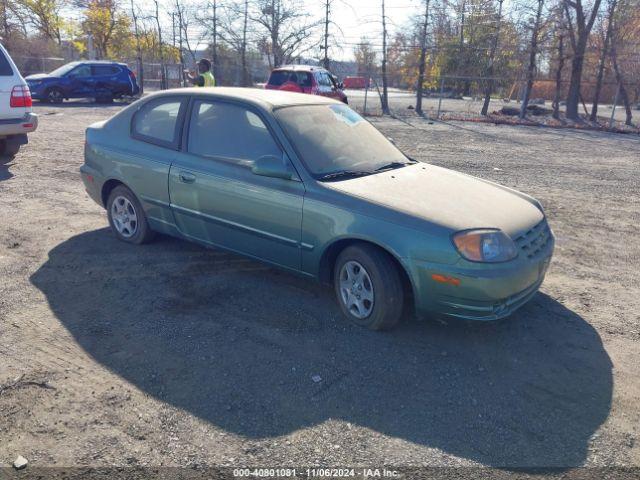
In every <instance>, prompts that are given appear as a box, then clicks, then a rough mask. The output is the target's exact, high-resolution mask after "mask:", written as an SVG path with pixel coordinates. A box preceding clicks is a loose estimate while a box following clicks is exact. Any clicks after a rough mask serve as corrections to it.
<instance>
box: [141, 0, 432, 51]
mask: <svg viewBox="0 0 640 480" xmlns="http://www.w3.org/2000/svg"><path fill="white" fill-rule="evenodd" d="M143 1H145V2H147V1H149V0H143ZM181 1H182V2H184V4H185V5H189V4H190V3H193V4H194V5H195V4H202V0H181ZM171 3H172V2H171V0H164V1H161V4H165V6H166V7H167V9H168V8H169V5H171ZM219 3H224V1H220V2H219ZM302 3H303V4H304V6H305V7H306V8H307V11H308V12H309V13H310V14H311V15H312V16H313V18H317V19H318V20H319V19H322V18H324V15H325V2H324V0H302ZM421 4H422V0H386V5H385V7H386V17H387V22H388V25H387V31H388V32H389V35H390V36H392V35H393V33H394V32H395V31H397V29H399V28H402V26H403V25H405V24H406V23H407V21H408V20H409V18H410V17H411V15H413V14H416V13H418V12H419V11H420V5H421ZM381 14H382V10H381V1H380V0H332V4H331V11H330V18H331V20H332V22H333V24H332V25H331V26H330V34H331V36H332V40H333V41H332V44H333V45H334V46H332V47H331V49H330V51H329V52H330V58H332V59H334V60H351V59H353V48H354V47H355V46H356V44H357V43H358V42H359V40H360V38H362V37H363V36H364V37H368V38H369V39H371V40H372V41H373V43H374V44H379V43H380V42H381V37H382V23H381ZM321 35H322V31H321V30H318V39H320V36H321ZM197 36H198V33H196V32H194V37H196V38H194V42H193V43H197ZM190 37H191V35H190ZM335 45H339V46H338V47H336V46H335ZM202 46H203V45H201V47H202ZM379 49H380V50H381V48H379ZM314 53H315V55H314V56H317V57H320V56H321V55H322V53H321V52H320V51H319V50H318V51H316V52H314Z"/></svg>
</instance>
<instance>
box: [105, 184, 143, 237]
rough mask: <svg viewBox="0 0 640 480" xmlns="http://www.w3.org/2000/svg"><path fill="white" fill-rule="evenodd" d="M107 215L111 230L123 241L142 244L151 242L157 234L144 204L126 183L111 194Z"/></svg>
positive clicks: (108, 200)
mask: <svg viewBox="0 0 640 480" xmlns="http://www.w3.org/2000/svg"><path fill="white" fill-rule="evenodd" d="M107 217H108V218H109V226H110V227H111V230H112V231H113V233H114V234H115V235H116V237H118V239H119V240H122V241H123V242H127V243H133V244H136V245H140V244H142V243H147V242H150V241H151V240H152V239H153V237H154V236H155V232H154V231H153V230H151V228H150V227H149V222H148V221H147V216H146V215H145V213H144V210H143V209H142V205H140V202H139V201H138V199H137V198H136V196H135V195H134V194H133V192H132V191H131V190H129V189H128V188H127V187H125V186H124V185H119V186H117V187H116V188H114V189H113V190H112V191H111V193H110V194H109V198H108V199H107Z"/></svg>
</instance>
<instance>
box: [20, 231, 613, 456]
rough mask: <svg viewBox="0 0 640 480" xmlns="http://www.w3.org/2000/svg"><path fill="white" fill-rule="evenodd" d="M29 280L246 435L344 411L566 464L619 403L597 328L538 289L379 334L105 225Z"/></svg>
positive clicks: (432, 438) (130, 362)
mask: <svg viewBox="0 0 640 480" xmlns="http://www.w3.org/2000/svg"><path fill="white" fill-rule="evenodd" d="M31 281H32V283H33V284H34V285H35V286H36V287H37V288H38V289H40V290H41V291H42V292H43V293H44V294H45V295H46V298H47V300H48V302H49V304H50V306H51V309H52V311H53V312H54V314H55V315H56V316H57V318H58V319H59V320H60V321H61V322H62V324H63V325H64V326H65V327H66V328H67V329H68V330H69V331H70V332H71V334H72V335H73V336H74V337H75V339H76V340H77V341H78V343H79V344H80V345H81V346H82V348H84V349H85V350H86V352H87V353H88V354H89V355H91V356H92V357H93V358H94V359H95V360H96V361H97V362H99V363H101V364H102V365H104V366H106V367H107V368H109V369H110V370H112V371H113V372H115V373H116V374H118V375H120V376H122V377H123V378H124V379H126V380H127V381H128V382H131V384H133V385H134V386H136V387H137V388H140V389H142V390H143V391H145V392H147V393H148V394H150V395H152V396H155V397H156V398H158V399H160V400H162V401H164V402H166V403H168V404H170V405H173V406H175V407H178V408H181V409H184V410H185V411H188V412H190V413H191V414H193V415H196V416H198V417H200V418H202V419H204V420H206V421H208V422H211V423H212V424H214V425H216V426H218V427H221V428H223V429H225V430H227V431H229V432H232V433H235V434H240V435H243V436H246V437H248V438H268V437H274V436H279V435H284V434H288V433H290V432H293V431H295V430H299V429H301V428H306V427H311V426H313V425H316V424H319V423H322V422H324V421H326V420H328V419H338V420H345V421H349V422H351V423H353V424H357V425H361V426H364V427H367V428H370V429H372V430H375V431H377V432H380V433H381V434H384V435H386V436H389V437H397V438H400V439H403V440H407V441H410V442H414V443H416V444H421V445H425V446H428V447H433V448H438V449H441V450H442V451H444V452H446V453H449V454H453V455H457V456H460V457H464V458H467V459H471V460H474V461H477V462H481V463H483V464H486V465H491V466H500V467H509V468H529V467H535V466H554V467H561V468H563V467H567V466H576V465H580V464H582V463H583V462H584V460H585V458H586V454H587V448H588V443H589V438H590V437H591V435H592V434H593V433H594V432H595V431H596V429H597V428H598V427H599V426H600V425H601V424H602V423H603V422H604V420H605V419H606V418H607V416H608V413H609V410H610V405H611V394H612V372H611V367H612V366H611V361H610V359H609V357H608V355H607V353H606V351H605V350H604V348H603V345H602V342H601V340H600V338H599V336H598V334H597V333H596V331H595V330H594V329H593V328H592V327H591V326H590V325H589V324H588V323H587V322H585V321H584V319H582V318H581V317H580V316H578V315H576V314H575V313H574V312H572V311H571V310H569V309H567V308H566V307H564V306H563V305H561V304H560V303H558V302H556V301H555V300H553V299H552V298H551V297H549V296H547V295H544V294H539V295H537V296H536V297H535V298H534V300H533V301H532V302H530V303H529V304H528V305H527V306H525V307H524V308H522V309H521V310H520V311H519V312H518V313H517V314H516V315H514V316H513V317H512V318H510V319H508V320H507V321H502V322H499V323H492V324H475V323H466V322H450V323H449V324H448V325H441V324H437V323H435V322H418V321H411V320H410V321H405V322H404V323H403V324H402V325H401V326H400V327H399V328H398V329H396V330H394V331H392V332H389V333H374V332H368V331H366V330H363V329H360V328H358V327H354V326H351V325H349V324H347V322H345V321H344V320H343V319H342V318H341V317H340V314H339V311H338V308H337V306H336V305H335V303H334V302H333V299H332V294H331V292H330V289H327V288H324V287H321V286H319V285H317V284H315V283H314V282H311V281H308V280H305V279H300V278H298V277H296V276H293V275H290V274H288V273H283V272H281V271H279V270H276V269H272V268H268V267H264V266H263V265H261V264H259V263H256V262H253V261H251V260H247V259H244V258H242V257H239V256H236V255H233V254H229V253H225V252H221V251H219V250H210V249H204V248H201V247H199V246H196V245H193V244H189V243H186V242H182V241H179V240H174V239H169V238H164V237H161V238H159V239H158V240H157V241H156V242H155V243H153V244H150V245H147V246H142V247H136V246H132V245H128V244H125V243H122V242H119V241H117V240H116V239H115V238H114V237H113V235H112V234H111V233H110V232H109V231H108V230H107V229H102V230H96V231H92V232H87V233H84V234H81V235H78V236H75V237H72V238H70V239H68V240H67V241H65V242H63V243H61V244H60V245H58V246H56V247H55V248H54V249H52V250H51V251H50V252H49V258H48V260H47V262H46V263H44V264H43V265H42V266H41V267H40V268H39V270H38V271H37V272H35V273H34V274H33V276H32V277H31ZM315 375H318V376H320V378H321V380H320V381H318V382H316V381H314V380H313V379H312V377H313V376H315ZM316 380H317V378H316ZM339 442H340V438H339V437H337V438H336V439H335V443H339Z"/></svg>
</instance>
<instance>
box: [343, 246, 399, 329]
mask: <svg viewBox="0 0 640 480" xmlns="http://www.w3.org/2000/svg"><path fill="white" fill-rule="evenodd" d="M362 270H364V271H363V272H362ZM354 280H355V283H354ZM333 285H334V290H335V293H336V299H337V300H338V305H340V309H341V310H342V313H343V314H344V315H345V316H346V317H347V318H348V319H349V320H351V321H352V322H353V323H355V324H357V325H360V326H361V327H366V328H368V329H370V330H389V329H391V328H393V327H395V326H396V325H397V324H398V322H399V321H400V317H401V315H402V307H403V304H404V292H403V289H402V281H401V279H400V272H398V267H397V266H396V264H395V263H394V261H393V259H392V258H391V257H390V256H389V254H387V253H386V252H384V251H383V250H381V249H379V248H377V247H374V246H373V245H368V244H365V243H360V244H355V245H351V246H349V247H347V248H345V249H344V250H343V251H342V252H341V253H340V255H338V258H337V260H336V263H335V268H334V273H333ZM354 297H357V298H354ZM368 297H370V298H368Z"/></svg>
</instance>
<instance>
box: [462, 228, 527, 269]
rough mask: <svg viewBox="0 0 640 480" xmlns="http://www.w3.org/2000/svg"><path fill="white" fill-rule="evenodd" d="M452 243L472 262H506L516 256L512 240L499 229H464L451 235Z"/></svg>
mask: <svg viewBox="0 0 640 480" xmlns="http://www.w3.org/2000/svg"><path fill="white" fill-rule="evenodd" d="M453 243H454V245H455V246H456V248H457V249H458V252H460V255H462V256H463V257H464V258H466V259H467V260H471V261H472V262H506V261H507V260H511V259H513V258H516V257H517V256H518V251H517V249H516V246H515V244H514V243H513V240H511V239H510V238H509V237H508V236H507V235H506V234H505V233H504V232H502V231H501V230H490V229H484V230H465V231H462V232H458V233H456V234H455V235H454V236H453Z"/></svg>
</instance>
